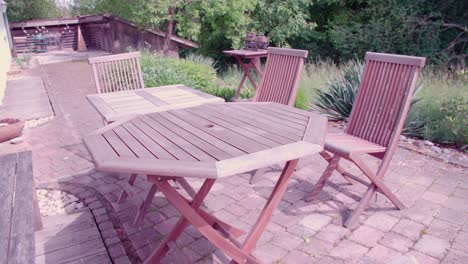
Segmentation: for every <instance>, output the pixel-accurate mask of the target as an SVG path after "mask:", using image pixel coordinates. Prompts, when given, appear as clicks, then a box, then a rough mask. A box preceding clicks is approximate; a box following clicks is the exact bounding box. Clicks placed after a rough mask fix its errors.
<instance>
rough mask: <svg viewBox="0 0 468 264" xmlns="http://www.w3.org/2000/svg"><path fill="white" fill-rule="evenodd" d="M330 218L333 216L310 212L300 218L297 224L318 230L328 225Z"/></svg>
mask: <svg viewBox="0 0 468 264" xmlns="http://www.w3.org/2000/svg"><path fill="white" fill-rule="evenodd" d="M332 220H333V218H332V217H330V216H328V215H323V214H310V215H307V216H306V217H304V218H302V220H301V221H300V222H299V224H301V225H302V226H304V227H307V228H310V229H312V230H320V229H321V228H323V227H325V226H326V225H328V224H329V223H330V222H331V221H332Z"/></svg>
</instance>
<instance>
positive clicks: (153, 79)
mask: <svg viewBox="0 0 468 264" xmlns="http://www.w3.org/2000/svg"><path fill="white" fill-rule="evenodd" d="M141 69H142V74H143V79H144V81H145V86H146V87H155V86H161V85H170V84H184V85H186V86H189V87H192V88H196V89H200V90H203V89H206V88H208V87H212V86H213V85H214V84H215V83H216V71H215V70H214V69H213V68H212V67H211V66H209V65H206V64H200V63H196V62H193V61H189V60H184V59H175V58H169V57H163V56H161V55H157V54H151V53H149V52H143V53H142V57H141Z"/></svg>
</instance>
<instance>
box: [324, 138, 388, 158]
mask: <svg viewBox="0 0 468 264" xmlns="http://www.w3.org/2000/svg"><path fill="white" fill-rule="evenodd" d="M386 149H387V148H386V147H383V146H380V145H377V144H375V143H372V142H369V141H367V140H364V139H361V138H358V137H355V136H352V135H349V134H346V133H330V134H328V135H327V137H326V139H325V150H327V151H330V152H333V153H337V152H338V153H342V154H351V153H353V152H360V153H381V152H385V150H386Z"/></svg>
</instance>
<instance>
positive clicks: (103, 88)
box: [88, 52, 145, 93]
mask: <svg viewBox="0 0 468 264" xmlns="http://www.w3.org/2000/svg"><path fill="white" fill-rule="evenodd" d="M140 57H141V54H140V52H131V53H122V54H115V55H108V56H101V57H94V58H89V59H88V62H89V64H91V66H92V67H93V72H94V81H95V83H96V90H97V93H110V92H116V91H127V90H136V89H143V88H145V83H144V82H143V75H142V74H141V68H140Z"/></svg>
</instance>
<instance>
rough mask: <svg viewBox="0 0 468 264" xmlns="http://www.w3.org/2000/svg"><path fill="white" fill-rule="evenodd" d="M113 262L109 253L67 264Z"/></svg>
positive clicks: (104, 263) (105, 263)
mask: <svg viewBox="0 0 468 264" xmlns="http://www.w3.org/2000/svg"><path fill="white" fill-rule="evenodd" d="M111 263H112V261H111V260H110V258H109V254H107V252H100V253H96V254H94V255H91V256H88V257H84V258H81V259H76V260H73V261H70V262H67V264H111Z"/></svg>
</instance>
